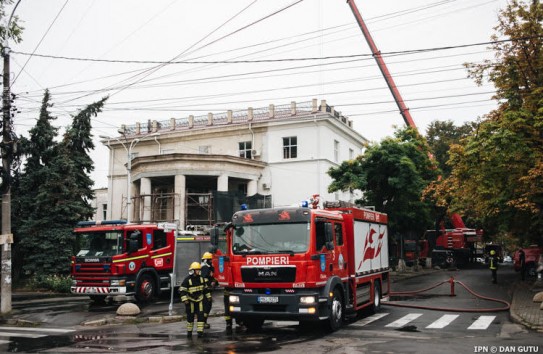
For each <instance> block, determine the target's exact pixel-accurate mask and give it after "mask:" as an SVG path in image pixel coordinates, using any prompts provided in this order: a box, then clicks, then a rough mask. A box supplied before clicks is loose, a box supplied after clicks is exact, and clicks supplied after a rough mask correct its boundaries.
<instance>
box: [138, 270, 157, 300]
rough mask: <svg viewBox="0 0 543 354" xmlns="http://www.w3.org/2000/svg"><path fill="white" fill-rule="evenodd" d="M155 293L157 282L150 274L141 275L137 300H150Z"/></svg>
mask: <svg viewBox="0 0 543 354" xmlns="http://www.w3.org/2000/svg"><path fill="white" fill-rule="evenodd" d="M154 295H155V282H154V280H153V278H152V277H151V276H150V275H149V274H144V275H142V276H141V277H140V279H139V281H138V283H137V286H136V300H137V301H138V302H149V301H150V300H151V299H153V297H154Z"/></svg>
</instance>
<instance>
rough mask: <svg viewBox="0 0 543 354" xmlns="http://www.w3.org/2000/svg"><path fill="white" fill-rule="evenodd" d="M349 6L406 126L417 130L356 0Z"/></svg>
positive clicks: (348, 1) (349, 1) (351, 0)
mask: <svg viewBox="0 0 543 354" xmlns="http://www.w3.org/2000/svg"><path fill="white" fill-rule="evenodd" d="M347 4H349V6H350V7H351V10H352V12H353V15H354V17H355V18H356V22H358V25H359V26H360V29H361V30H362V33H363V34H364V37H365V38H366V41H367V42H368V45H369V46H370V49H371V53H372V54H373V57H374V58H375V61H376V62H377V65H378V66H379V69H380V70H381V73H382V74H383V77H384V78H385V81H386V83H387V85H388V88H389V89H390V92H391V93H392V96H393V97H394V101H396V104H397V105H398V108H399V109H400V114H401V115H402V117H403V120H404V121H405V124H407V126H409V127H411V128H414V129H417V126H416V125H415V121H414V120H413V118H412V117H411V114H410V113H409V108H407V106H406V105H405V103H404V101H403V99H402V95H400V91H398V88H397V87H396V84H395V83H394V80H393V79H392V75H390V72H389V71H388V68H387V65H386V64H385V61H384V60H383V57H382V56H381V52H380V51H379V49H377V46H376V45H375V42H374V41H373V38H372V37H371V34H370V31H369V30H368V27H366V24H365V23H364V20H363V19H362V15H360V12H359V11H358V8H357V7H356V4H355V2H354V0H347Z"/></svg>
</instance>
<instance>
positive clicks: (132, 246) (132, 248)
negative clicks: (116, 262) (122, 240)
mask: <svg viewBox="0 0 543 354" xmlns="http://www.w3.org/2000/svg"><path fill="white" fill-rule="evenodd" d="M138 249H139V242H138V240H129V241H128V253H134V252H136V251H137V250H138Z"/></svg>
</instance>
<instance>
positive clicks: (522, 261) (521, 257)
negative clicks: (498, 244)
mask: <svg viewBox="0 0 543 354" xmlns="http://www.w3.org/2000/svg"><path fill="white" fill-rule="evenodd" d="M518 258H519V262H520V278H521V279H522V280H524V279H525V278H526V253H525V252H524V250H523V249H522V248H521V249H519V250H518Z"/></svg>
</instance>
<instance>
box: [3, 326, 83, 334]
mask: <svg viewBox="0 0 543 354" xmlns="http://www.w3.org/2000/svg"><path fill="white" fill-rule="evenodd" d="M4 330H7V331H23V332H24V331H27V332H45V333H48V332H49V333H69V332H75V329H63V328H41V327H32V328H31V327H0V331H4ZM0 333H2V332H0Z"/></svg>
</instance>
